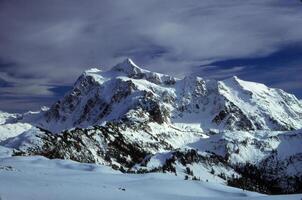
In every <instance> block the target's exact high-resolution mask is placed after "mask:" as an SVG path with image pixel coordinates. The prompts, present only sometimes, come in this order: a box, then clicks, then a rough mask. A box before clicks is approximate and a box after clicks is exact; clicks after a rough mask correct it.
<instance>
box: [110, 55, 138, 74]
mask: <svg viewBox="0 0 302 200" xmlns="http://www.w3.org/2000/svg"><path fill="white" fill-rule="evenodd" d="M112 69H113V70H115V71H120V72H124V73H126V74H128V75H134V74H138V73H141V72H142V71H143V69H141V68H140V67H138V66H137V65H136V64H135V63H134V62H133V61H132V60H131V59H130V58H126V59H125V60H124V61H123V62H121V63H119V64H117V65H115V66H114V67H113V68H112Z"/></svg>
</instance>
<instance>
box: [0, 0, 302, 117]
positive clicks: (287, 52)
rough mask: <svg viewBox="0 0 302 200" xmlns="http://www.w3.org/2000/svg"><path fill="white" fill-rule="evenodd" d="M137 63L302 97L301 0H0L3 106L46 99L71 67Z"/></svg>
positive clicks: (20, 108) (71, 76)
mask: <svg viewBox="0 0 302 200" xmlns="http://www.w3.org/2000/svg"><path fill="white" fill-rule="evenodd" d="M126 57H129V58H131V59H132V60H134V61H135V62H136V64H138V65H140V66H142V67H143V68H146V69H149V70H152V71H156V72H161V73H166V74H170V75H174V76H176V77H183V76H185V75H188V74H195V75H198V76H201V77H204V78H213V79H218V80H220V79H224V78H228V77H230V76H233V75H236V76H238V77H239V78H241V79H243V80H248V81H256V82H261V83H264V84H266V85H268V86H270V87H277V88H281V89H283V90H285V91H287V92H290V93H293V94H295V95H296V96H297V97H298V98H299V99H301V98H302V78H301V77H302V75H301V74H302V2H301V1H300V0H245V1H242V0H229V1H225V0H186V1H183V0H173V1H171V0H115V1H112V0H108V1H106V0H81V1H80V0H51V1H41V0H26V1H17V0H0V110H2V111H9V112H24V111H27V110H38V109H39V108H40V107H41V106H43V105H46V106H50V105H51V104H52V103H54V102H55V101H56V100H58V99H59V98H61V97H62V96H63V95H64V93H65V92H66V91H68V90H69V89H70V88H71V87H72V85H73V83H74V82H75V80H76V79H77V77H78V76H79V75H80V74H81V73H82V72H83V71H84V70H85V69H89V68H93V67H97V68H101V69H103V70H106V69H109V68H110V67H112V66H113V65H115V64H117V63H119V62H121V61H122V60H123V59H125V58H126Z"/></svg>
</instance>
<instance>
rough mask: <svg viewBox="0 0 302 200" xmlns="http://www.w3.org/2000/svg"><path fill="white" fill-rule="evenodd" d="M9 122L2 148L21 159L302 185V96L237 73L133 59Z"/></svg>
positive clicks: (267, 188)
mask: <svg viewBox="0 0 302 200" xmlns="http://www.w3.org/2000/svg"><path fill="white" fill-rule="evenodd" d="M0 122H1V125H0V133H1V135H2V137H0V145H2V146H4V147H5V148H8V149H10V150H11V153H12V154H13V155H43V156H45V157H48V158H61V159H71V160H75V161H79V162H88V163H98V164H104V165H109V166H112V167H113V168H114V169H119V170H121V171H123V172H131V173H147V172H169V173H173V174H177V175H178V176H183V177H184V178H185V179H201V180H202V181H209V182H216V183H222V184H229V185H233V186H237V187H239V186H241V187H244V188H247V189H250V190H255V191H261V192H267V193H289V192H299V191H300V192H301V191H302V187H301V182H302V150H301V149H300V147H301V145H302V131H301V128H302V103H301V101H300V100H298V99H297V98H296V97H295V96H294V95H291V94H288V93H286V92H284V91H282V90H280V89H273V88H269V87H267V86H265V85H263V84H259V83H253V82H247V81H243V80H240V79H239V78H237V77H232V78H229V79H226V80H222V81H216V80H207V79H203V78H201V77H196V76H187V77H184V78H183V79H178V78H175V77H172V76H169V75H164V74H160V73H155V72H151V71H148V70H145V69H142V68H140V67H138V66H137V65H136V64H134V63H133V61H131V60H130V59H126V60H125V61H124V62H122V63H120V64H118V65H116V66H114V67H113V68H112V69H110V70H108V71H101V70H100V69H90V70H87V71H85V72H84V73H83V74H82V75H81V76H80V77H79V78H78V80H77V81H76V82H75V84H74V87H73V89H72V90H71V91H69V92H67V93H66V94H65V96H64V97H63V98H62V99H60V100H59V101H57V102H56V103H54V104H53V105H52V106H51V107H50V108H49V109H43V110H41V111H40V112H28V113H25V114H23V115H14V114H6V113H3V114H1V113H0ZM8 127H14V128H13V129H10V130H13V131H11V132H10V131H8V130H9V128H8ZM299 129H300V130H299ZM1 130H2V131H1ZM3 130H4V131H3ZM295 130H296V131H295ZM2 132H4V133H5V134H2ZM260 172H261V173H260ZM273 183H274V184H273Z"/></svg>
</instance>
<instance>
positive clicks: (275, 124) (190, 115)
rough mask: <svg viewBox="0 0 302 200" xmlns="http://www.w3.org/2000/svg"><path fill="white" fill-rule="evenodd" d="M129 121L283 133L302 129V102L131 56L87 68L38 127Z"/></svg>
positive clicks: (256, 85) (51, 128) (254, 85)
mask: <svg viewBox="0 0 302 200" xmlns="http://www.w3.org/2000/svg"><path fill="white" fill-rule="evenodd" d="M125 119H127V120H129V121H140V122H143V121H145V122H146V121H150V122H151V121H152V122H156V123H158V124H163V123H167V124H174V125H175V126H180V127H181V126H182V124H191V125H194V127H196V128H197V129H199V130H200V131H202V130H209V129H220V130H275V131H284V130H293V129H298V128H302V104H301V102H300V101H299V100H298V99H297V98H296V97H295V96H294V95H291V94H288V93H286V92H284V91H282V90H281V89H272V88H268V87H267V86H265V85H263V84H259V83H253V82H247V81H243V80H240V79H239V78H237V77H232V78H229V79H226V80H223V81H215V80H207V79H203V78H200V77H196V76H187V77H185V78H183V79H176V78H174V77H171V76H168V75H163V74H159V73H154V72H150V71H147V70H144V69H141V68H139V67H138V66H137V65H135V64H134V63H133V62H132V61H131V60H130V59H127V60H125V61H124V62H122V63H120V64H118V65H116V66H115V67H113V68H112V69H111V70H109V71H105V72H103V71H101V70H98V69H90V70H87V71H85V72H84V73H83V74H82V75H81V76H80V77H79V79H78V80H77V81H76V83H75V85H74V87H73V89H72V90H71V91H70V92H68V93H67V94H66V95H65V96H64V98H62V99H60V100H59V101H58V102H56V103H55V104H54V105H52V106H51V108H50V109H49V110H48V111H47V112H46V113H45V118H44V119H42V120H41V121H40V122H39V123H38V125H39V126H41V127H43V128H45V129H47V130H49V131H51V132H60V131H62V130H65V129H69V128H73V127H88V126H91V125H99V124H102V123H104V122H106V121H112V120H125Z"/></svg>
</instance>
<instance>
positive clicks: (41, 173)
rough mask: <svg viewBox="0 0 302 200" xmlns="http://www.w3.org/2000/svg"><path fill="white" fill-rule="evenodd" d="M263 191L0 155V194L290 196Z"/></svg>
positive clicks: (270, 199) (35, 197)
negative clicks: (1, 156) (268, 193)
mask: <svg viewBox="0 0 302 200" xmlns="http://www.w3.org/2000/svg"><path fill="white" fill-rule="evenodd" d="M301 197H302V196H301V195H286V196H265V195H262V194H258V193H254V192H248V191H243V190H241V189H236V188H232V187H227V186H223V185H219V184H212V183H205V182H199V181H185V180H183V179H180V178H179V177H177V176H174V175H169V174H159V173H150V174H122V173H120V172H117V171H114V170H112V169H110V168H108V167H105V166H98V165H94V164H83V163H82V164H81V163H77V162H73V161H66V160H48V159H46V158H44V157H40V156H36V157H9V158H1V160H0V198H1V199H2V200H22V199H24V200H25V199H31V200H41V199H44V200H47V199H49V200H52V199H56V200H59V199H62V200H65V199H73V200H77V199H79V200H83V199H91V200H92V199H123V200H126V199H129V200H130V199H131V200H132V199H145V200H148V199H150V200H154V199H165V200H169V199H171V200H174V199H182V200H185V199H215V200H220V199H226V200H230V199H237V200H243V199H264V200H277V199H280V200H281V199H289V200H290V199H293V200H299V198H301Z"/></svg>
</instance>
